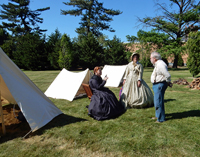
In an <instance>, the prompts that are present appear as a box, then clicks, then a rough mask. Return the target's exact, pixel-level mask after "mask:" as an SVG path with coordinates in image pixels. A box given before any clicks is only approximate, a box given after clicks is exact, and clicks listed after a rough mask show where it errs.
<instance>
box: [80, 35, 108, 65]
mask: <svg viewBox="0 0 200 157" xmlns="http://www.w3.org/2000/svg"><path fill="white" fill-rule="evenodd" d="M77 48H79V49H78V52H77V54H78V57H79V66H81V67H83V68H90V69H93V68H94V67H95V66H101V65H102V62H103V58H104V56H103V53H104V51H103V47H102V46H101V45H100V44H99V42H98V40H97V38H96V37H95V36H94V35H93V34H92V33H89V34H88V37H87V36H82V35H80V36H79V39H78V43H77Z"/></svg>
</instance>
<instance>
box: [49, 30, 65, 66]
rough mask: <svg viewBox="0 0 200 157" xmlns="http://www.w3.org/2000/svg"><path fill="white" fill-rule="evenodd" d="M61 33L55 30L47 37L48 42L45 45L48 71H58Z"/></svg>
mask: <svg viewBox="0 0 200 157" xmlns="http://www.w3.org/2000/svg"><path fill="white" fill-rule="evenodd" d="M61 37H62V35H61V33H60V32H59V31H58V29H56V30H55V33H51V35H50V36H49V37H48V41H47V43H46V51H47V54H48V61H49V68H48V69H59V68H60V67H59V64H58V60H59V50H60V40H61Z"/></svg>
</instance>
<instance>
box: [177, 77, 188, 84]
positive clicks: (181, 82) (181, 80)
mask: <svg viewBox="0 0 200 157" xmlns="http://www.w3.org/2000/svg"><path fill="white" fill-rule="evenodd" d="M173 84H178V85H189V83H188V82H187V80H186V79H182V78H179V79H178V80H176V81H174V82H173Z"/></svg>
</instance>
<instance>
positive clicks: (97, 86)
mask: <svg viewBox="0 0 200 157" xmlns="http://www.w3.org/2000/svg"><path fill="white" fill-rule="evenodd" d="M90 84H91V87H92V88H94V89H98V90H99V89H102V88H103V87H104V85H105V84H106V81H105V80H103V81H102V82H101V83H100V82H99V81H98V80H96V79H92V80H91V82H90Z"/></svg>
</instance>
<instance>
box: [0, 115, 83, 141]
mask: <svg viewBox="0 0 200 157" xmlns="http://www.w3.org/2000/svg"><path fill="white" fill-rule="evenodd" d="M81 121H86V119H82V118H76V117H73V116H69V115H66V114H60V115H58V116H57V117H55V118H54V119H53V120H51V121H50V122H49V123H47V124H46V125H45V126H44V127H42V128H40V129H39V130H37V131H35V132H33V133H30V134H29V135H28V136H27V137H26V138H30V137H32V136H35V135H42V134H43V133H44V132H45V130H48V129H51V128H54V127H62V126H65V125H68V124H71V123H76V122H81ZM30 130H31V129H30V127H29V124H28V123H27V122H22V123H20V124H14V125H10V126H6V135H4V136H0V144H1V143H4V142H7V141H9V140H13V139H15V138H19V137H22V138H23V137H24V136H25V135H26V134H27V133H28V132H29V131H30ZM0 131H1V133H2V130H0Z"/></svg>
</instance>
